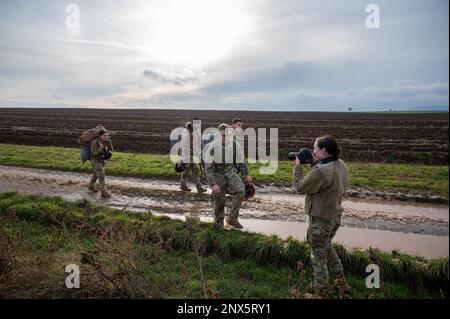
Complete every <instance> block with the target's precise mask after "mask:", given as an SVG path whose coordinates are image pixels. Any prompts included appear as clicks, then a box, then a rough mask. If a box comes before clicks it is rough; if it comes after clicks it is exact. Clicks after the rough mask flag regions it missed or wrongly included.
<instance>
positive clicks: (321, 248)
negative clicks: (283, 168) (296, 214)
mask: <svg viewBox="0 0 450 319" xmlns="http://www.w3.org/2000/svg"><path fill="white" fill-rule="evenodd" d="M338 155H339V149H338V148H337V143H336V141H335V140H334V139H333V138H332V137H331V136H324V137H320V138H318V139H317V140H316V142H315V143H314V151H313V158H314V159H315V160H316V161H318V164H317V165H316V166H314V167H313V168H312V169H311V171H310V172H309V174H308V175H306V176H303V168H302V166H301V164H305V163H302V162H301V161H300V159H299V158H298V157H297V159H296V160H295V168H294V172H293V176H292V182H293V188H294V189H295V191H297V192H298V193H300V194H306V197H305V213H306V214H307V215H309V226H308V231H307V242H308V244H309V246H310V247H311V263H312V266H313V270H314V289H315V294H314V295H312V297H313V298H326V296H327V292H328V267H329V268H330V270H331V272H332V273H333V275H334V278H335V285H336V287H337V288H338V289H339V293H340V294H341V295H345V296H344V297H348V294H349V291H350V287H349V286H348V284H347V282H346V281H345V277H344V269H343V267H342V263H341V260H340V259H339V256H338V255H337V253H336V251H335V250H334V248H333V245H332V240H333V237H334V235H335V234H336V231H337V230H338V229H339V226H340V224H341V215H342V212H343V210H344V209H343V207H342V205H341V204H342V197H343V194H344V192H345V189H346V187H347V185H348V168H347V165H346V164H345V163H344V161H342V160H340V159H339V158H338Z"/></svg>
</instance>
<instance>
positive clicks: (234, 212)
mask: <svg viewBox="0 0 450 319" xmlns="http://www.w3.org/2000/svg"><path fill="white" fill-rule="evenodd" d="M226 129H229V130H232V129H231V128H230V127H229V126H228V125H227V124H221V125H219V131H220V138H219V139H217V140H215V141H214V142H212V143H210V144H209V145H208V146H207V148H206V150H205V152H206V153H205V154H204V159H205V174H206V179H207V180H208V183H209V185H210V186H211V187H212V197H213V200H214V222H215V225H216V226H217V227H218V228H222V227H223V222H224V215H225V193H227V192H228V193H230V194H231V196H232V205H231V212H230V214H229V216H228V217H227V219H226V223H227V226H228V227H233V228H242V225H241V224H240V223H239V221H238V217H239V209H240V208H241V204H242V201H243V199H244V195H245V187H244V183H243V182H242V180H241V178H240V177H239V172H240V173H241V174H242V176H243V177H244V178H245V180H246V181H248V182H250V183H251V182H252V179H251V177H250V176H249V175H248V169H247V166H246V165H245V163H244V156H243V150H242V148H241V146H240V145H239V144H238V143H236V142H235V141H234V140H233V137H232V132H228V133H227V136H225V131H226ZM208 156H211V157H210V158H208Z"/></svg>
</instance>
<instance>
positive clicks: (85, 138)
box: [78, 125, 106, 163]
mask: <svg viewBox="0 0 450 319" xmlns="http://www.w3.org/2000/svg"><path fill="white" fill-rule="evenodd" d="M102 130H105V131H106V129H105V128H104V127H103V126H101V125H99V126H96V127H94V128H91V129H90V130H87V131H84V132H83V134H81V136H80V137H79V138H78V144H79V145H80V159H81V160H82V161H83V163H84V162H86V161H88V160H89V159H90V158H91V142H92V141H93V140H94V139H96V138H97V137H98V136H99V134H100V131H102Z"/></svg>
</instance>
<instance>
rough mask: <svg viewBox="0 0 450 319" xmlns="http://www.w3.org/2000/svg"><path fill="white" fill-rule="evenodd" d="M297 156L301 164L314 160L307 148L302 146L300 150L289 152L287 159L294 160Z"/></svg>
mask: <svg viewBox="0 0 450 319" xmlns="http://www.w3.org/2000/svg"><path fill="white" fill-rule="evenodd" d="M296 157H298V159H299V160H300V163H301V164H311V163H313V162H314V156H313V153H312V152H311V150H310V149H309V148H302V149H301V150H300V152H289V153H288V159H289V160H290V161H294V160H295V158H296Z"/></svg>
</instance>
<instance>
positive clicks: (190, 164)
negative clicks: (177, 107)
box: [176, 122, 206, 193]
mask: <svg viewBox="0 0 450 319" xmlns="http://www.w3.org/2000/svg"><path fill="white" fill-rule="evenodd" d="M184 128H185V130H183V133H182V134H183V136H182V139H181V140H182V143H183V146H184V149H185V150H186V149H189V156H187V157H185V158H184V159H183V160H182V162H183V163H184V165H178V166H177V167H176V169H177V168H178V169H180V170H181V168H182V166H184V167H185V168H184V170H182V173H181V177H180V189H181V190H182V191H185V192H190V191H191V189H190V188H189V187H188V186H187V177H188V176H189V173H191V175H192V178H193V179H194V181H195V185H196V187H197V192H198V193H204V192H206V189H205V188H203V186H202V182H201V181H200V176H199V174H198V168H197V165H196V164H195V163H194V157H193V145H194V128H193V125H192V123H191V122H187V123H186V124H185V125H184ZM199 140H200V139H199ZM188 144H189V145H188Z"/></svg>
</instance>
